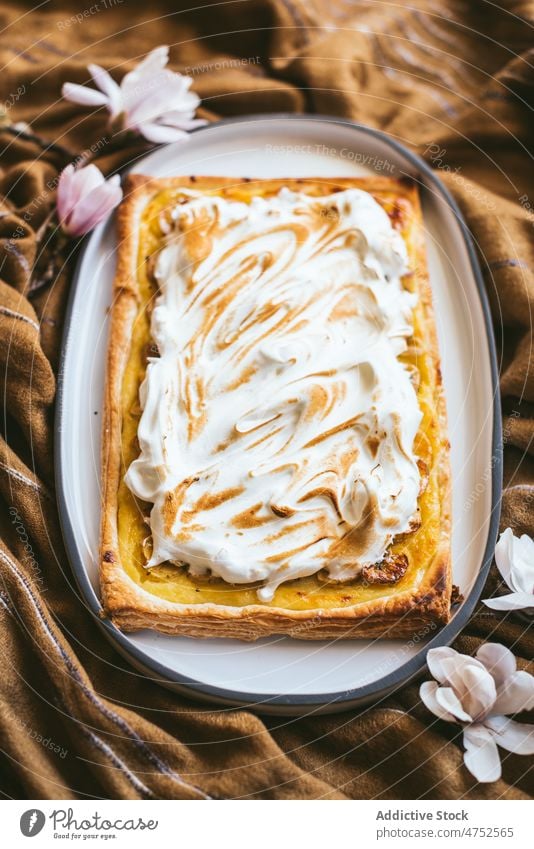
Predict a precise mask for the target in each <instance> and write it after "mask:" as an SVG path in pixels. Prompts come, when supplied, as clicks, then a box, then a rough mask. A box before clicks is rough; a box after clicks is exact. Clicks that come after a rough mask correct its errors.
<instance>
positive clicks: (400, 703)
mask: <svg viewBox="0 0 534 849" xmlns="http://www.w3.org/2000/svg"><path fill="white" fill-rule="evenodd" d="M190 5H191V4H188V3H183V2H182V0H172V2H170V0H169V2H164V0H155V2H153V3H151V4H150V7H148V6H146V5H145V4H142V3H139V4H136V3H128V4H126V3H124V4H121V3H120V2H119V0H117V2H116V3H114V4H112V3H107V4H98V3H97V4H93V6H91V9H92V10H93V11H89V12H87V8H88V6H87V4H86V3H75V2H57V3H54V4H53V5H52V4H51V5H49V4H44V5H41V6H38V7H36V9H35V11H32V7H33V4H32V3H29V2H26V0H25V2H21V0H17V2H11V3H6V2H4V3H2V5H1V6H0V21H1V26H2V29H3V39H2V44H1V46H0V53H1V58H2V64H3V83H4V85H3V91H4V95H3V96H4V98H5V100H4V101H3V115H1V116H0V117H1V124H2V126H3V129H1V131H0V196H1V201H0V202H1V207H0V209H1V213H0V278H1V279H0V366H1V385H2V393H3V402H4V404H3V415H2V430H1V436H0V439H1V452H0V497H1V499H2V502H3V503H2V508H3V509H2V520H1V521H2V524H1V541H0V652H1V656H2V675H1V676H0V746H1V749H2V751H3V768H2V771H1V778H0V782H1V783H0V788H1V790H2V792H3V793H4V794H5V795H6V796H8V797H14V798H19V799H20V798H32V797H33V798H43V799H77V798H87V797H89V798H91V797H96V798H118V799H136V798H140V799H141V798H158V799H189V798H191V799H193V798H198V799H204V798H209V797H211V798H265V799H266V798H277V799H283V798H299V799H317V798H366V799H367V798H381V799H389V798H392V799H415V798H426V799H437V798H442V799H460V798H467V799H488V798H490V799H494V798H495V799H496V798H520V799H524V798H528V797H529V796H530V795H531V794H532V790H533V781H532V775H533V773H532V759H531V758H526V757H519V756H516V755H511V754H508V753H506V752H502V755H503V777H502V779H501V780H499V781H498V782H495V783H493V784H477V782H476V781H475V779H474V778H473V777H472V776H471V775H470V774H469V772H468V771H467V769H466V768H465V767H464V766H463V763H462V746H461V729H460V727H459V726H454V725H450V724H446V723H444V722H441V721H439V720H436V719H435V717H433V716H432V715H431V714H430V713H429V712H428V711H427V710H426V708H425V707H424V706H423V705H422V703H421V702H420V700H419V697H418V683H413V684H411V685H410V686H407V687H405V688H404V689H402V690H400V691H399V692H396V693H395V694H394V695H392V696H390V697H389V698H387V699H385V700H383V701H380V702H379V703H377V704H376V705H374V706H370V707H368V708H365V709H362V710H359V711H350V712H346V713H342V714H338V715H333V716H317V715H314V714H313V713H311V714H310V715H308V716H306V717H303V718H299V719H294V718H272V717H271V718H269V717H264V718H260V717H258V716H256V715H254V714H253V713H251V712H249V711H246V710H229V709H216V708H212V707H210V706H206V705H201V704H198V703H195V702H193V701H187V700H186V699H184V698H181V697H179V696H177V695H175V694H172V693H170V692H168V691H166V690H165V689H163V688H161V687H160V686H158V685H157V684H156V683H154V682H152V681H150V680H148V679H147V678H146V677H143V676H141V675H139V674H138V673H137V672H135V671H134V670H133V669H132V668H130V667H129V666H128V664H127V663H125V662H124V661H123V660H122V659H121V658H120V657H119V655H118V654H117V653H116V651H114V649H113V648H112V647H111V646H110V645H109V644H108V643H107V641H106V640H105V639H104V637H103V636H102V635H101V633H100V631H99V630H98V628H97V627H96V624H95V622H94V620H93V618H92V616H91V615H90V614H89V613H88V611H87V610H86V609H85V607H84V605H83V603H82V602H81V600H80V598H79V594H78V591H77V589H76V586H75V583H74V581H73V577H72V574H71V570H70V567H69V563H68V561H67V557H66V554H65V551H64V548H63V543H62V537H61V532H60V528H59V522H58V513H57V507H56V501H55V495H54V475H53V459H54V452H53V440H52V420H53V414H54V400H55V389H56V376H57V368H58V351H59V345H60V339H61V334H62V330H63V319H64V314H65V304H66V299H67V296H68V291H69V286H70V281H71V275H72V270H73V266H74V263H75V260H76V250H74V249H73V246H71V247H70V248H69V249H68V250H67V251H65V250H63V251H61V250H60V249H59V247H58V246H57V245H56V244H54V242H53V240H50V239H49V238H47V237H46V216H47V215H48V213H49V211H50V209H51V205H52V204H53V201H54V191H55V179H54V178H57V174H58V172H59V171H60V170H61V169H62V168H63V167H64V166H65V165H66V164H67V163H68V162H70V161H72V160H73V158H74V157H75V156H76V155H78V154H79V153H80V152H81V151H83V150H86V149H87V148H89V149H91V151H92V153H93V154H96V155H97V162H98V164H99V166H100V167H101V168H102V169H103V170H105V171H106V172H108V173H109V172H111V171H113V170H115V169H116V168H118V167H119V166H120V165H122V164H124V163H125V162H126V161H128V160H131V159H132V158H133V157H135V156H136V155H139V154H140V153H142V152H143V150H144V149H145V147H146V145H144V143H143V142H142V141H138V142H135V143H133V142H132V143H131V144H130V145H129V146H128V147H127V148H124V147H122V148H120V149H114V147H113V145H107V144H103V143H102V142H101V141H99V140H102V139H103V138H105V135H106V131H105V125H106V113H105V110H103V109H100V110H97V111H90V110H86V109H82V108H81V107H78V106H76V105H74V104H70V103H67V102H65V101H63V100H62V99H61V95H60V90H61V84H62V83H63V82H65V81H67V80H70V81H74V82H78V83H83V82H87V81H88V80H89V74H88V72H87V69H86V66H87V64H88V63H89V62H97V63H100V64H102V65H103V66H105V67H106V68H108V69H109V70H110V71H111V72H112V73H113V74H114V76H115V78H116V79H120V78H121V77H122V75H123V74H124V73H125V72H126V71H127V70H129V69H131V68H132V66H133V64H135V62H137V61H139V59H140V58H141V57H142V56H143V55H144V54H145V53H146V52H148V51H149V50H150V49H151V48H153V47H155V46H157V45H159V44H162V43H163V44H170V45H171V65H172V67H173V68H175V69H177V70H181V71H187V72H188V73H190V74H191V75H192V76H193V78H194V88H195V90H196V91H197V92H198V93H199V95H200V96H201V97H202V99H203V109H202V110H201V114H203V115H204V116H205V117H208V118H210V119H216V118H217V117H225V116H232V115H239V114H242V113H250V112H301V111H308V112H318V113H328V114H331V115H337V116H343V117H346V118H351V119H354V120H356V121H361V122H363V123H366V124H369V125H371V126H373V127H377V128H379V129H381V130H383V131H385V132H387V133H389V134H390V136H391V137H392V138H394V139H398V140H399V141H401V142H402V143H403V144H405V145H407V146H409V147H411V148H412V149H413V150H415V151H417V152H419V153H420V154H422V155H423V156H425V158H426V159H427V161H429V162H430V163H431V164H432V165H433V166H434V167H435V168H436V170H437V171H438V172H439V173H440V175H441V176H442V178H443V179H444V181H445V183H446V184H447V185H448V187H449V189H450V190H451V191H452V192H453V194H454V195H455V197H456V199H457V200H458V202H459V203H460V206H461V208H462V210H463V212H464V215H465V217H466V220H467V223H468V225H469V228H470V230H471V232H472V234H473V237H474V239H475V243H476V245H477V249H478V251H479V255H480V260H481V265H482V268H483V272H484V277H485V282H486V286H487V290H488V293H489V297H490V300H491V305H492V310H493V318H494V322H495V331H496V335H497V341H498V347H499V365H500V372H501V389H502V396H503V426H504V442H505V483H506V488H505V492H504V497H503V504H502V508H503V509H502V520H501V527H502V528H505V527H507V526H510V527H512V529H513V530H514V531H515V532H516V533H530V534H532V533H533V531H534V464H533V457H532V453H533V451H532V436H533V433H534V370H533V369H532V367H531V348H532V332H531V331H532V328H531V315H532V312H533V309H534V278H533V269H534V213H533V208H534V176H533V171H532V168H531V159H530V155H529V144H531V142H532V124H531V123H529V122H531V114H532V113H531V109H532V106H533V105H534V102H533V101H534V71H533V70H532V60H533V59H534V52H533V49H532V44H533V42H532V36H531V34H530V33H531V27H530V26H529V25H528V24H529V22H530V23H532V21H533V20H534V2H532V0H523V2H520V0H510V2H508V3H507V4H506V8H505V9H499V8H498V6H497V5H495V4H488V3H472V2H461V0H428V2H415V0H412V2H411V3H410V4H406V5H404V4H398V3H396V4H393V3H391V4H390V3H377V2H364V0H353V2H348V1H347V0H328V2H326V0H306V2H304V0H278V2H275V0H248V2H235V3H225V4H219V5H215V6H213V5H210V6H209V8H206V9H204V8H202V5H203V4H202V3H200V4H195V5H197V6H199V7H200V8H196V9H193V10H190V11H182V10H186V9H187V7H188V6H190ZM84 10H85V13H84ZM28 13H29V14H28ZM21 122H22V125H21ZM14 124H17V126H18V128H19V129H18V130H15V131H14V130H13V125H14ZM21 126H22V127H23V128H25V130H26V134H25V135H24V134H22V135H21V133H20V128H21ZM43 228H44V233H45V235H44V236H43ZM50 269H52V271H50ZM499 582H500V577H499V575H498V573H497V572H496V570H495V568H494V569H493V571H492V574H491V577H490V579H489V581H488V585H487V587H486V589H485V592H484V594H483V597H487V596H488V595H490V594H492V593H493V592H494V591H498V587H499ZM486 640H491V641H497V642H501V643H503V644H504V645H507V646H509V647H510V648H511V649H512V650H513V651H514V653H515V655H516V656H517V658H518V664H519V666H520V667H521V668H529V664H530V663H531V659H532V654H533V651H532V650H533V645H534V640H533V636H532V629H530V631H529V630H528V629H527V627H526V625H525V623H524V622H523V621H521V620H520V619H519V618H517V617H514V616H511V615H507V616H505V615H503V614H501V613H496V612H492V611H490V610H488V609H487V608H486V607H484V606H483V605H482V604H479V605H478V607H477V610H476V612H475V614H474V616H473V617H472V619H471V621H470V622H469V624H468V626H467V627H466V628H465V630H464V632H463V633H462V635H461V636H460V637H459V638H458V639H457V641H456V643H455V646H456V648H457V649H458V650H460V651H462V652H466V653H474V652H475V651H476V649H477V647H478V646H479V645H480V643H481V642H482V641H486ZM521 719H522V720H525V721H528V720H529V717H528V715H522V717H521ZM530 720H532V716H531V717H530ZM529 769H530V771H529Z"/></svg>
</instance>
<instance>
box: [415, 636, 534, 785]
mask: <svg viewBox="0 0 534 849" xmlns="http://www.w3.org/2000/svg"><path fill="white" fill-rule="evenodd" d="M427 663H428V668H429V670H430V672H431V674H432V675H433V676H434V678H435V679H436V681H425V683H424V684H422V685H421V689H420V691H419V695H420V697H421V699H422V701H423V702H424V704H425V705H426V706H427V708H428V709H429V710H431V711H432V713H434V714H435V715H436V716H437V717H439V719H444V720H446V721H447V722H456V723H458V724H460V725H461V726H462V727H463V729H464V746H465V752H464V763H465V765H466V767H467V769H468V770H469V771H470V772H471V773H472V774H473V775H474V776H475V778H476V779H477V781H497V779H498V778H500V776H501V762H500V758H499V752H498V749H497V746H501V748H503V749H507V750H508V751H509V752H515V753H516V754H518V755H532V754H534V726H532V725H525V724H522V723H520V722H514V720H512V719H508V718H507V717H506V715H505V714H510V713H518V712H519V711H522V710H530V709H531V708H533V707H534V676H532V675H530V674H529V673H528V672H518V671H517V670H516V662H515V657H514V656H513V654H512V652H511V651H509V650H508V649H507V648H505V647H504V646H501V645H499V644H498V643H486V645H483V646H481V647H480V648H479V650H478V652H477V654H476V657H469V656H468V655H465V654H459V653H458V652H457V651H455V650H454V649H451V648H447V647H443V648H437V649H430V651H429V652H428V655H427ZM438 682H439V683H438Z"/></svg>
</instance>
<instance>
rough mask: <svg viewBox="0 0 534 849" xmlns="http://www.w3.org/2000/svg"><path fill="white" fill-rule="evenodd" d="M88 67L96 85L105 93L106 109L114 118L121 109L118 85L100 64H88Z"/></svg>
mask: <svg viewBox="0 0 534 849" xmlns="http://www.w3.org/2000/svg"><path fill="white" fill-rule="evenodd" d="M88 68H89V73H90V74H91V76H92V78H93V80H94V81H95V84H96V86H97V87H98V88H99V89H100V91H102V92H104V94H105V95H106V98H107V105H108V109H109V111H110V113H111V117H112V118H114V117H115V116H116V115H118V114H119V113H120V111H121V90H120V88H119V86H118V85H117V83H116V82H115V80H114V79H113V77H112V76H111V74H109V73H108V71H106V70H105V69H104V68H101V67H100V65H89V66H88Z"/></svg>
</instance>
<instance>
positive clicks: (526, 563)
mask: <svg viewBox="0 0 534 849" xmlns="http://www.w3.org/2000/svg"><path fill="white" fill-rule="evenodd" d="M511 578H512V585H511V588H512V589H514V590H517V591H518V592H526V593H531V594H534V540H532V539H531V538H530V537H529V536H527V534H523V536H521V537H520V538H519V539H517V538H515V539H514V558H513V561H512V575H511Z"/></svg>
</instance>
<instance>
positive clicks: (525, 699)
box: [491, 672, 534, 715]
mask: <svg viewBox="0 0 534 849" xmlns="http://www.w3.org/2000/svg"><path fill="white" fill-rule="evenodd" d="M533 708H534V675H531V674H530V673H529V672H514V673H513V674H512V675H510V677H509V678H507V679H506V681H504V683H503V684H502V685H501V686H500V687H499V689H498V690H497V698H496V699H495V704H494V705H493V708H492V711H491V712H492V714H494V713H495V714H498V715H500V714H508V713H520V712H521V711H522V710H532V709H533Z"/></svg>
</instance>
